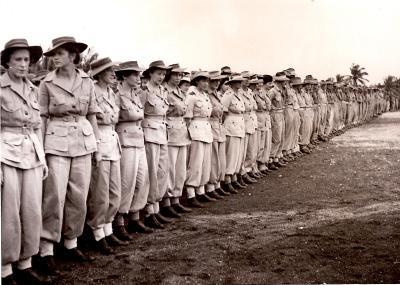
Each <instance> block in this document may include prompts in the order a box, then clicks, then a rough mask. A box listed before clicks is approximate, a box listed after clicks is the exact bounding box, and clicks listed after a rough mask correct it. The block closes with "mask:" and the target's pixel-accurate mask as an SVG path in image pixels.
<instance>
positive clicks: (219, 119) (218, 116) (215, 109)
mask: <svg viewBox="0 0 400 285" xmlns="http://www.w3.org/2000/svg"><path fill="white" fill-rule="evenodd" d="M208 94H209V95H208V96H209V98H210V100H211V105H212V112H211V118H210V124H211V129H212V132H213V140H214V141H217V142H224V141H226V130H225V127H224V124H223V116H224V104H223V103H222V95H221V94H220V93H219V92H217V91H213V92H211V91H210V92H209V93H208Z"/></svg>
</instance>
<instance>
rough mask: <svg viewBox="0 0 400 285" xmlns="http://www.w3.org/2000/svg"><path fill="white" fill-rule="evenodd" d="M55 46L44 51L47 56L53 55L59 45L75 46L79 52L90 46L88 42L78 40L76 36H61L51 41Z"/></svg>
mask: <svg viewBox="0 0 400 285" xmlns="http://www.w3.org/2000/svg"><path fill="white" fill-rule="evenodd" d="M51 42H52V44H53V46H52V47H51V48H50V49H49V50H48V51H46V52H44V53H43V55H45V56H53V55H54V51H55V50H56V49H57V48H59V47H75V48H76V50H77V51H78V52H79V53H82V52H83V51H84V50H85V49H86V48H87V47H88V46H87V44H84V43H80V42H77V41H76V40H75V38H74V37H59V38H56V39H54V40H52V41H51Z"/></svg>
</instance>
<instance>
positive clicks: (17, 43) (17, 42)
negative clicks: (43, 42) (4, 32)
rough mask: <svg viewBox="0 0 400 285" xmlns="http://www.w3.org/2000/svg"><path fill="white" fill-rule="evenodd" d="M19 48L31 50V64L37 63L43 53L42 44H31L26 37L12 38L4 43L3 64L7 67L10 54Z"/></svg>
mask: <svg viewBox="0 0 400 285" xmlns="http://www.w3.org/2000/svg"><path fill="white" fill-rule="evenodd" d="M18 49H27V50H28V51H29V54H30V63H31V64H32V63H36V62H37V61H38V60H39V59H40V58H41V57H42V54H43V50H42V48H41V47H40V46H30V45H29V44H28V41H27V40H26V39H12V40H10V41H8V42H7V43H6V44H5V45H4V49H3V51H2V52H1V65H2V66H4V67H7V62H8V60H9V59H10V55H11V54H12V53H13V52H14V51H15V50H18Z"/></svg>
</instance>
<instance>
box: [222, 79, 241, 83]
mask: <svg viewBox="0 0 400 285" xmlns="http://www.w3.org/2000/svg"><path fill="white" fill-rule="evenodd" d="M244 80H245V79H235V80H228V81H227V82H226V83H225V84H232V83H235V82H243V81H244Z"/></svg>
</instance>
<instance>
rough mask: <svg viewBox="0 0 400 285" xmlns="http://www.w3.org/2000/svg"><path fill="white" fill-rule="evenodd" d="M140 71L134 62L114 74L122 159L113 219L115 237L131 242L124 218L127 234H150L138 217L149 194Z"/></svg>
mask: <svg viewBox="0 0 400 285" xmlns="http://www.w3.org/2000/svg"><path fill="white" fill-rule="evenodd" d="M141 71H142V69H141V68H140V67H139V65H138V63H137V62H136V61H127V62H124V63H121V64H120V65H119V68H118V71H116V75H117V78H118V80H120V81H121V84H120V86H119V87H118V92H117V95H118V98H119V107H120V111H119V119H118V123H117V127H116V131H117V133H118V137H119V140H120V142H121V148H122V157H121V203H120V206H119V209H118V213H117V215H116V217H115V220H114V229H115V232H116V236H117V237H118V238H119V239H121V240H125V241H130V240H131V239H132V237H131V236H130V235H129V234H128V233H127V232H126V227H125V226H126V225H125V218H124V216H126V215H128V217H127V220H128V225H127V226H128V231H129V232H130V233H134V232H141V233H150V232H152V230H151V229H149V228H148V227H146V226H145V225H144V224H143V223H142V222H141V221H140V215H139V211H140V210H142V209H143V208H144V207H145V206H146V203H147V199H148V195H149V181H148V179H149V178H148V167H147V159H146V151H145V146H144V134H143V129H142V126H141V125H142V123H143V118H144V111H143V104H142V102H141V96H142V93H144V91H143V90H142V89H141V88H140V72H141Z"/></svg>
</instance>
